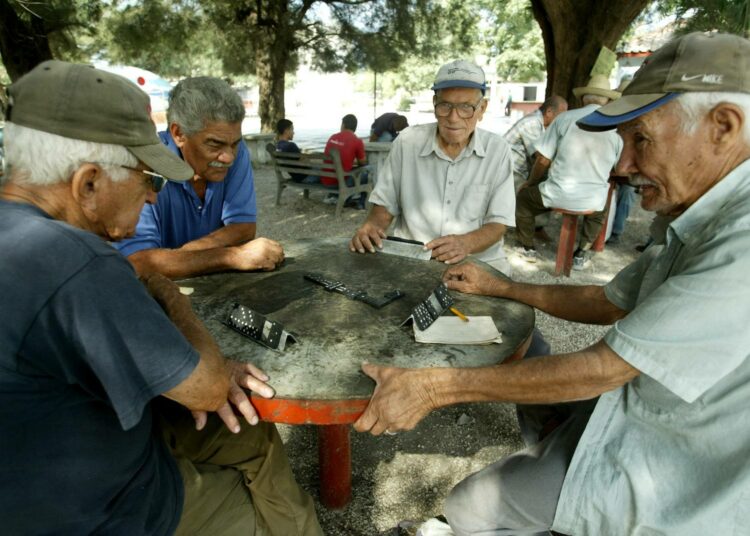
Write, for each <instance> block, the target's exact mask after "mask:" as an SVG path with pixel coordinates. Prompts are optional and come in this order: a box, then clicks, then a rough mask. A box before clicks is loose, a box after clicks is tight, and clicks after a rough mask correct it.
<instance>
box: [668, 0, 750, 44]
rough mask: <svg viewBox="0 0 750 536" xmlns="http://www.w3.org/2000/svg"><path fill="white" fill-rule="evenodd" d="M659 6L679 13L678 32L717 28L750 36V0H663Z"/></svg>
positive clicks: (675, 13)
mask: <svg viewBox="0 0 750 536" xmlns="http://www.w3.org/2000/svg"><path fill="white" fill-rule="evenodd" d="M658 7H659V12H660V14H662V15H674V16H675V17H676V20H677V23H678V27H677V30H676V32H675V33H677V34H684V33H689V32H695V31H712V30H716V31H720V32H725V33H733V34H737V35H744V36H745V37H748V33H749V31H750V15H749V13H748V2H747V1H746V0H660V2H659V3H658Z"/></svg>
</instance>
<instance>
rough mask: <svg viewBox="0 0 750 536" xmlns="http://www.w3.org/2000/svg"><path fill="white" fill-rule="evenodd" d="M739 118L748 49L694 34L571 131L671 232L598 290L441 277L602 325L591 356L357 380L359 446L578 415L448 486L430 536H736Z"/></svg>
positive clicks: (466, 275)
mask: <svg viewBox="0 0 750 536" xmlns="http://www.w3.org/2000/svg"><path fill="white" fill-rule="evenodd" d="M749 118H750V41H748V40H746V39H743V38H741V37H739V36H735V35H725V34H709V35H706V34H702V33H694V34H689V35H687V36H683V37H680V38H678V39H676V40H674V41H672V42H670V43H668V44H667V45H665V46H664V47H662V48H661V49H659V50H657V51H656V52H655V53H654V54H653V55H652V56H651V57H649V59H648V61H647V62H646V63H644V65H643V67H641V69H640V70H639V71H638V72H637V73H636V75H635V77H634V79H633V82H632V83H631V85H630V86H629V87H628V88H627V89H626V90H625V91H624V92H623V97H622V98H621V99H620V100H618V101H615V102H613V103H611V104H609V105H607V106H603V107H602V108H600V109H598V110H596V111H594V112H593V113H591V114H589V115H588V116H586V117H584V118H582V119H580V120H579V122H578V123H579V125H580V126H581V127H582V128H586V129H589V130H611V129H613V128H617V132H618V134H619V135H620V136H621V137H622V139H623V144H624V146H623V151H622V155H621V156H620V159H619V162H618V164H617V172H618V174H620V175H626V176H628V177H629V178H630V182H631V184H633V185H635V186H637V187H638V189H639V191H640V195H641V206H642V207H643V208H644V209H646V210H650V211H654V212H656V213H657V214H660V215H663V216H666V217H670V218H674V219H673V220H672V221H671V223H670V224H669V227H668V228H667V233H666V242H665V243H664V244H663V245H654V246H651V247H650V248H649V249H648V250H647V251H646V252H645V253H644V254H643V255H642V256H641V257H640V258H639V259H638V260H637V261H636V262H634V263H633V264H631V265H630V266H628V267H626V268H625V269H624V270H622V271H621V272H620V273H619V274H618V275H617V276H616V277H615V279H614V280H613V281H611V282H610V283H609V284H608V285H606V286H596V285H590V286H584V287H581V286H570V285H567V286H566V285H528V284H521V283H513V282H510V281H505V280H501V279H498V278H495V277H493V276H491V275H489V274H488V273H486V272H484V271H482V270H480V269H479V268H477V267H476V266H474V265H471V264H463V265H461V266H456V267H452V268H450V269H449V270H448V272H447V273H446V276H445V279H446V280H447V282H448V285H449V287H451V288H452V289H455V290H459V291H462V292H470V293H477V294H485V295H493V296H498V297H502V298H506V299H515V300H518V301H521V302H523V303H526V304H529V305H532V306H534V307H538V308H539V309H541V310H543V311H545V312H546V313H548V314H552V315H555V316H557V317H559V318H563V319H566V320H570V321H575V322H584V323H590V324H611V325H612V327H611V329H610V330H609V331H608V332H607V333H606V335H605V336H604V338H603V339H602V340H600V341H599V342H596V343H595V344H593V345H591V346H589V347H587V348H582V349H581V350H579V351H576V352H572V353H569V354H565V355H551V356H543V357H538V358H536V359H526V360H523V361H519V362H516V363H511V364H508V365H502V366H499V367H487V368H476V369H460V368H456V369H429V368H428V369H398V368H393V367H377V366H375V365H369V364H367V365H364V367H363V369H364V371H365V372H366V373H367V374H368V375H370V376H372V377H373V378H374V379H375V380H376V382H377V387H376V388H375V393H374V396H373V398H372V399H371V400H370V404H369V406H368V408H367V410H366V411H365V413H364V414H363V415H362V417H361V418H360V419H359V420H358V421H357V422H356V423H355V427H356V428H357V429H358V430H361V431H365V430H369V431H371V432H372V433H374V434H379V433H382V432H383V431H385V430H390V431H391V432H394V431H399V430H408V429H411V428H413V427H414V426H415V425H416V424H417V422H419V421H420V420H421V419H422V418H423V417H424V416H425V415H427V414H428V413H429V412H430V411H432V410H433V409H436V408H437V407H442V406H445V405H449V404H454V403H459V402H460V403H465V402H480V401H504V402H516V403H526V404H529V403H532V404H550V403H558V402H570V401H587V402H586V403H584V404H582V406H584V407H579V409H580V410H581V411H574V412H568V414H567V417H565V418H564V419H563V421H562V422H561V424H560V425H559V426H558V427H557V428H555V429H554V431H552V432H551V433H549V435H547V436H546V437H544V438H543V439H541V440H540V442H539V443H538V444H537V445H534V446H531V447H529V448H527V449H525V450H522V451H520V452H517V453H515V454H512V455H511V456H509V457H507V458H504V459H502V460H500V461H499V462H496V463H495V464H493V465H491V466H489V467H487V468H485V469H483V470H482V471H480V472H478V473H476V474H474V475H472V476H470V477H468V478H466V479H465V480H464V481H462V482H461V483H460V484H459V485H458V486H457V487H456V488H454V489H453V491H452V492H451V494H450V496H449V497H448V499H447V501H446V506H445V512H446V517H447V519H448V522H449V524H450V527H446V532H443V533H441V534H451V533H455V534H457V535H468V534H487V535H489V534H493V535H504V534H538V533H539V534H547V533H548V531H550V530H553V531H556V532H561V533H564V534H576V535H602V534H606V535H608V536H620V535H622V536H626V535H633V534H680V535H681V536H705V535H707V534H721V535H724V534H745V533H747V529H748V520H749V519H750V494H749V493H748V490H750V463H748V459H750V427H748V425H747V423H748V422H750V353H749V352H750V350H749V349H750V331H748V329H747V327H748V325H750V305H749V304H750V279H748V277H747V273H748V270H750V127H748V121H749V120H750V119H749ZM561 409H562V408H561ZM584 410H587V411H584ZM450 531H452V532H450Z"/></svg>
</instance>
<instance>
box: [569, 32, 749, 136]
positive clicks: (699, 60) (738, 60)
mask: <svg viewBox="0 0 750 536" xmlns="http://www.w3.org/2000/svg"><path fill="white" fill-rule="evenodd" d="M708 91H711V92H714V91H716V92H737V93H750V41H748V40H747V39H745V38H743V37H740V36H738V35H730V34H721V33H700V32H695V33H691V34H688V35H684V36H682V37H678V38H677V39H674V40H672V41H670V42H669V43H667V44H666V45H664V46H663V47H661V48H660V49H658V50H657V51H656V52H654V53H653V54H652V55H651V56H649V57H648V58H646V61H644V62H643V65H641V68H640V69H638V71H637V72H636V73H635V76H633V80H632V82H630V85H628V87H627V88H626V89H625V90H624V91H623V93H622V97H620V99H618V100H616V101H614V102H611V103H609V104H607V105H605V106H602V107H601V108H599V109H597V110H596V111H595V112H593V113H592V114H589V115H587V116H586V117H583V118H581V119H579V120H578V121H577V123H576V124H577V125H578V126H579V127H581V128H583V129H585V130H610V129H613V128H615V127H616V126H617V125H619V124H620V123H625V122H627V121H630V120H632V119H635V118H636V117H638V116H640V115H643V114H645V113H647V112H650V111H651V110H653V109H655V108H658V107H659V106H662V105H664V104H666V103H667V102H669V101H671V100H672V99H674V98H676V97H678V96H679V95H681V94H683V93H690V92H708Z"/></svg>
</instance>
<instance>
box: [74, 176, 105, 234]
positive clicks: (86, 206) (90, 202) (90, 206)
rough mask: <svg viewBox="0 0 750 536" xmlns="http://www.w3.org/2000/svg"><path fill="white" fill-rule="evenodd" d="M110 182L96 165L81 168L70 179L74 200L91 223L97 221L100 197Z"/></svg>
mask: <svg viewBox="0 0 750 536" xmlns="http://www.w3.org/2000/svg"><path fill="white" fill-rule="evenodd" d="M108 180H109V179H108V178H107V177H106V174H105V173H104V171H103V170H102V169H101V168H100V167H99V166H97V165H96V164H83V165H81V166H79V167H78V169H76V170H75V171H74V172H73V177H72V178H71V179H70V191H71V194H72V195H73V199H74V200H75V201H76V203H77V204H78V206H79V207H80V208H81V210H82V211H83V213H84V214H85V215H86V218H88V219H89V220H91V221H96V219H97V217H96V209H97V207H98V205H99V196H100V195H101V194H102V191H103V189H104V188H103V187H104V186H105V182H106V181H108Z"/></svg>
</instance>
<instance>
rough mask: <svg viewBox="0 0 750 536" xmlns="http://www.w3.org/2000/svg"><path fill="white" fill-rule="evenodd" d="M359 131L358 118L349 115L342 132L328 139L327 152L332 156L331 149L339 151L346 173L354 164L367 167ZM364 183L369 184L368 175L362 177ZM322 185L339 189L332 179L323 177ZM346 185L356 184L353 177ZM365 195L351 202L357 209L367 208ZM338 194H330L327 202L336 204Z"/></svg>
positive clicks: (347, 180)
mask: <svg viewBox="0 0 750 536" xmlns="http://www.w3.org/2000/svg"><path fill="white" fill-rule="evenodd" d="M356 130H357V117H356V116H355V115H354V114H347V115H345V116H344V117H343V118H342V119H341V130H340V131H339V132H337V133H336V134H334V135H332V136H331V137H330V138H328V142H327V143H326V147H325V150H324V151H323V152H325V153H326V154H330V151H331V149H338V151H339V155H340V156H341V167H342V168H343V170H344V172H347V171H351V170H352V169H354V164H355V162H356V164H357V165H358V166H365V165H367V157H366V155H365V144H364V142H363V141H362V140H361V139H360V138H358V137H357V135H356V134H355V132H356ZM362 179H363V182H367V177H366V175H363V176H362ZM320 183H321V184H323V185H325V186H328V187H329V188H338V182H337V181H336V179H334V178H332V177H321V178H320ZM346 183H347V185H349V186H352V185H353V184H354V179H352V178H351V177H347V178H346ZM365 197H366V196H365V194H364V193H362V194H360V198H359V199H358V200H349V201H351V202H352V203H354V204H355V205H356V206H357V208H361V209H363V208H365V201H366V199H365ZM337 199H338V194H330V195H329V196H328V198H326V200H325V202H326V203H329V204H336V200H337Z"/></svg>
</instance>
